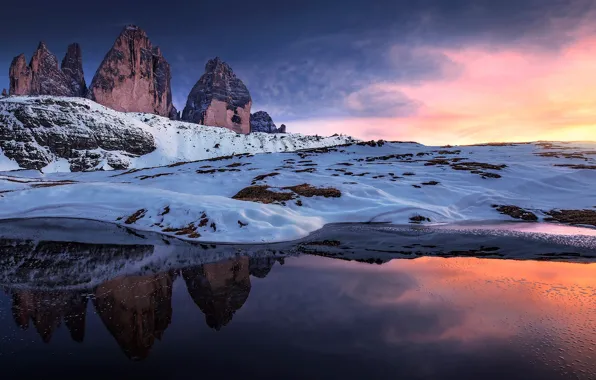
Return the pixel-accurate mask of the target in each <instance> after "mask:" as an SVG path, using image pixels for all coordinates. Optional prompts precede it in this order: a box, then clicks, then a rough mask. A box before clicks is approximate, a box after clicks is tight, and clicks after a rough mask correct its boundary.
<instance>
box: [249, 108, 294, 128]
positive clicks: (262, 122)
mask: <svg viewBox="0 0 596 380" xmlns="http://www.w3.org/2000/svg"><path fill="white" fill-rule="evenodd" d="M250 131H251V132H264V133H286V126H285V124H282V125H281V127H279V128H277V126H276V125H275V123H274V122H273V119H272V118H271V116H269V114H268V113H267V112H265V111H257V112H255V113H253V114H251V115H250Z"/></svg>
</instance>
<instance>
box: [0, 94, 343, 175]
mask: <svg viewBox="0 0 596 380" xmlns="http://www.w3.org/2000/svg"><path fill="white" fill-rule="evenodd" d="M351 141H352V139H351V138H350V137H347V136H334V137H327V138H322V137H316V136H303V135H299V134H284V135H277V134H275V135H272V134H266V133H254V134H250V135H239V134H237V133H235V132H233V131H230V130H228V129H225V128H217V127H205V126H201V125H197V124H191V123H185V122H180V121H172V120H169V119H167V118H164V117H159V116H155V115H150V114H132V113H122V112H117V111H114V110H111V109H109V108H106V107H104V106H101V105H99V104H97V103H95V102H93V101H91V100H88V99H82V98H61V97H50V96H40V97H7V98H2V99H0V170H14V169H19V168H24V169H40V170H42V171H44V172H55V171H88V170H97V169H102V170H110V169H130V168H138V167H146V166H156V165H168V164H172V163H175V162H180V161H194V160H200V159H205V158H212V157H217V156H224V155H231V154H241V153H259V152H283V151H289V150H295V149H303V148H314V147H324V146H330V145H337V144H343V143H347V142H351Z"/></svg>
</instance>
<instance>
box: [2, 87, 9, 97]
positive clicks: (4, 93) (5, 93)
mask: <svg viewBox="0 0 596 380" xmlns="http://www.w3.org/2000/svg"><path fill="white" fill-rule="evenodd" d="M7 96H8V91H6V89H5V88H3V89H2V97H3V98H5V97H7Z"/></svg>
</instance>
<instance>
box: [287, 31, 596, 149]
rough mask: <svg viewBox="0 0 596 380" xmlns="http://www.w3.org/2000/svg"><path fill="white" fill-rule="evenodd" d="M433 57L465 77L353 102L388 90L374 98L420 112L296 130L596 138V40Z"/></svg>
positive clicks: (429, 140) (464, 139)
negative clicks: (445, 60) (392, 99)
mask: <svg viewBox="0 0 596 380" xmlns="http://www.w3.org/2000/svg"><path fill="white" fill-rule="evenodd" d="M429 53H430V54H431V55H442V56H445V57H447V58H448V60H449V61H450V62H452V63H453V64H455V65H457V67H459V68H460V69H459V70H458V72H457V75H449V76H446V77H445V78H439V79H435V80H430V81H424V82H421V83H416V84H412V85H403V84H398V83H387V82H385V83H373V84H371V85H370V86H368V87H366V88H364V89H361V90H360V91H358V92H357V93H354V94H350V95H348V97H347V99H346V103H347V104H348V105H351V106H359V107H363V106H364V102H366V97H363V96H361V95H363V94H364V95H366V94H376V92H378V91H380V93H379V94H378V95H376V96H370V97H369V99H375V98H376V99H379V98H382V99H384V101H386V102H387V99H388V97H390V96H391V94H395V97H396V99H402V98H404V97H406V98H408V99H411V100H412V101H413V102H416V103H417V104H420V105H421V106H419V108H418V112H417V113H415V114H413V115H407V116H402V117H369V118H352V119H344V120H308V121H305V122H292V123H288V124H290V125H293V126H294V128H292V129H294V130H297V131H299V132H303V133H318V134H332V133H345V134H350V135H353V136H355V137H360V138H384V139H396V140H397V139H400V140H415V141H419V142H422V143H425V144H446V143H450V144H465V143H476V142H486V141H534V140H592V141H593V140H596V37H595V36H584V37H582V38H580V39H578V40H577V41H576V42H574V43H572V44H569V45H568V46H566V47H564V48H563V49H562V50H560V51H558V52H554V51H544V50H542V51H536V50H533V49H529V48H527V47H525V46H521V45H520V46H512V47H509V48H507V49H500V50H496V49H491V48H488V47H482V46H473V47H468V48H464V49H461V50H456V49H451V50H450V49H442V50H435V51H430V52H429ZM354 99H358V101H359V103H355V102H354ZM387 103H389V104H391V102H387ZM396 114H399V113H396Z"/></svg>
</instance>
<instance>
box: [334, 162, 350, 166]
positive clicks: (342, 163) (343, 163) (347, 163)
mask: <svg viewBox="0 0 596 380" xmlns="http://www.w3.org/2000/svg"><path fill="white" fill-rule="evenodd" d="M335 165H342V166H354V164H351V163H349V162H338V163H337V164H335Z"/></svg>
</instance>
